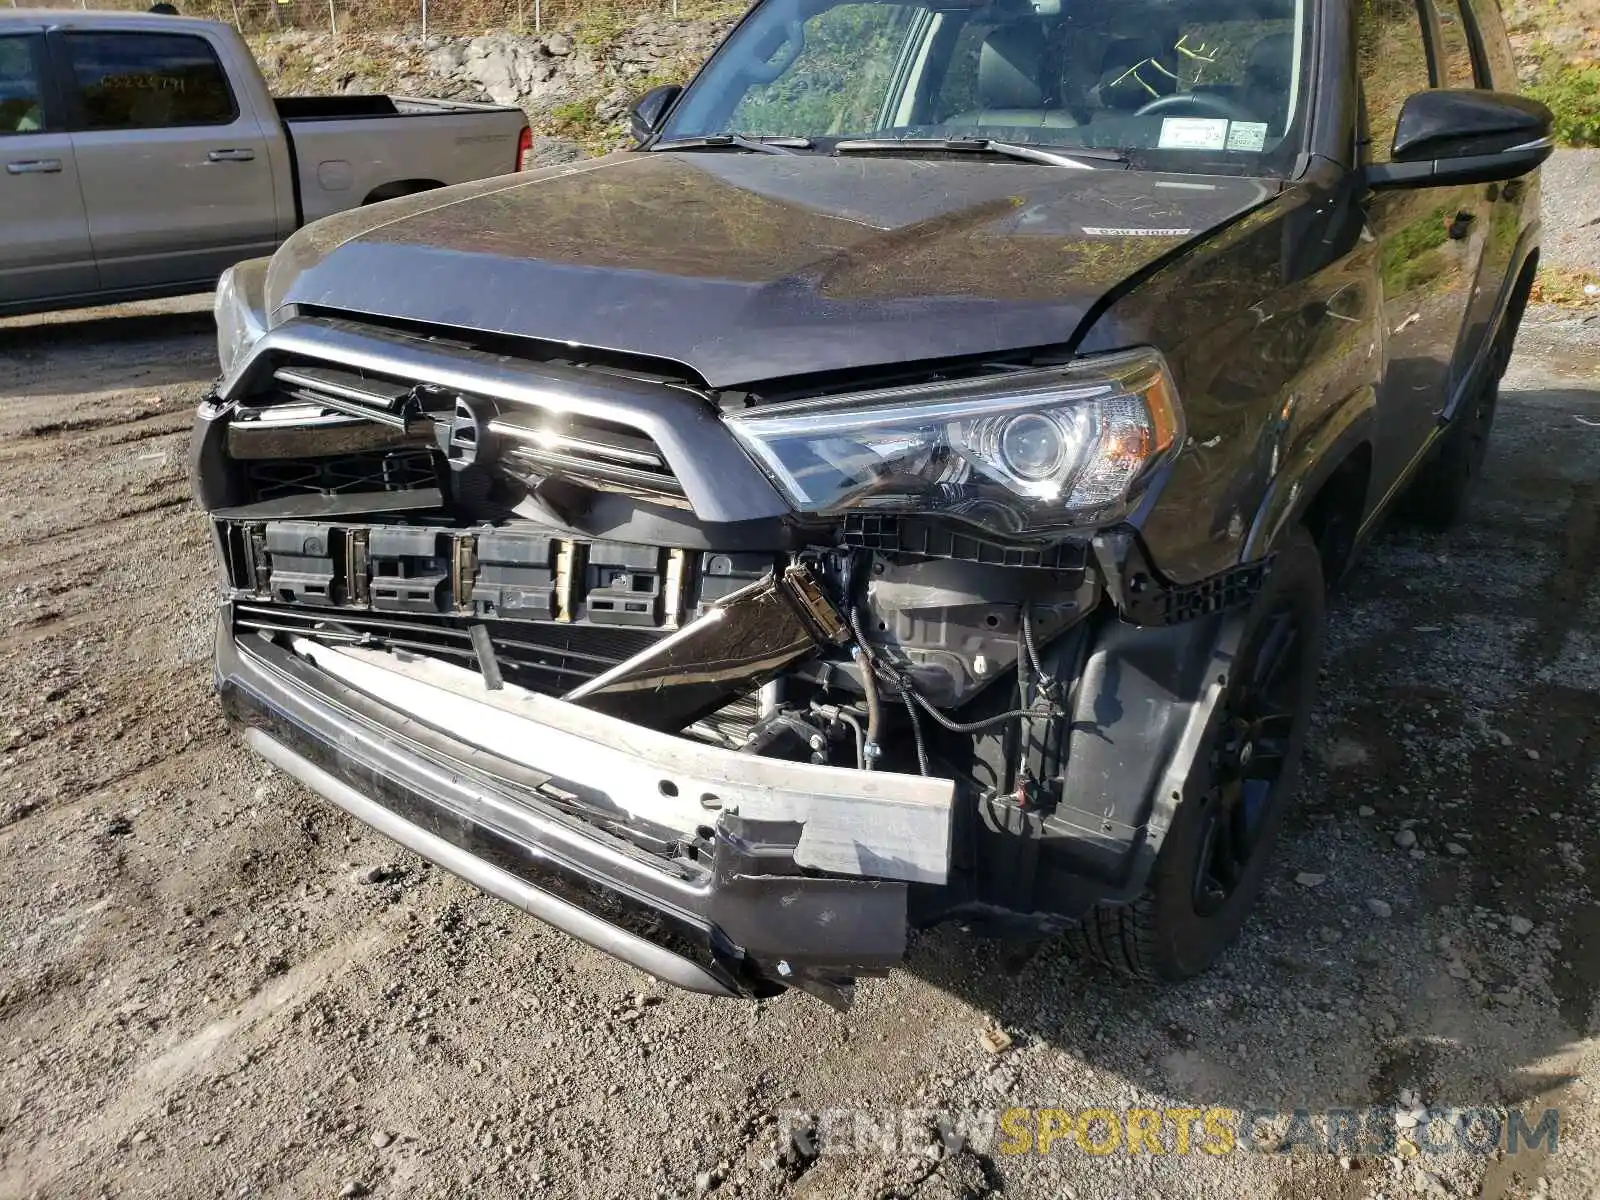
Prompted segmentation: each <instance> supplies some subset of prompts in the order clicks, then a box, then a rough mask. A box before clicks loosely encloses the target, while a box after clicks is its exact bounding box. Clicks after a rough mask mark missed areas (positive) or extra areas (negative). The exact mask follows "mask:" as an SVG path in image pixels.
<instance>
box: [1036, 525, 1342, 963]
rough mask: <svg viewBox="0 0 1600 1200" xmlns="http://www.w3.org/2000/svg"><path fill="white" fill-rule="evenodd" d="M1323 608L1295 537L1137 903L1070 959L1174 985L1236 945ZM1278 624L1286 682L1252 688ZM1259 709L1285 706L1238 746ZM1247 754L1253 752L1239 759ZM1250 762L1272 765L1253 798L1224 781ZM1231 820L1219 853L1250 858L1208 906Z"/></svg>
mask: <svg viewBox="0 0 1600 1200" xmlns="http://www.w3.org/2000/svg"><path fill="white" fill-rule="evenodd" d="M1325 602H1326V601H1325V589H1324V585H1323V578H1322V557H1321V554H1320V553H1319V552H1318V549H1317V544H1316V542H1315V540H1313V538H1312V537H1311V535H1310V533H1309V532H1307V531H1306V530H1305V529H1304V528H1303V527H1298V526H1297V527H1296V528H1295V530H1294V531H1293V533H1291V534H1290V535H1289V537H1288V538H1287V541H1286V543H1285V544H1284V545H1283V546H1282V547H1281V548H1280V550H1279V552H1278V558H1277V561H1276V562H1275V564H1274V566H1273V570H1272V572H1271V573H1270V574H1269V575H1268V576H1267V583H1266V586H1265V587H1264V588H1263V589H1262V591H1261V594H1260V595H1259V596H1257V597H1256V599H1255V601H1254V602H1253V603H1252V605H1251V607H1250V610H1249V612H1248V613H1247V614H1246V615H1245V618H1244V620H1245V624H1244V630H1243V634H1242V637H1241V640H1240V643H1239V645H1240V654H1239V656H1238V658H1237V659H1236V666H1235V669H1234V671H1233V672H1232V673H1231V675H1230V679H1229V682H1228V686H1227V687H1226V688H1225V689H1224V691H1223V694H1222V696H1221V698H1220V699H1219V701H1218V704H1217V711H1216V713H1215V714H1213V717H1212V724H1211V728H1210V729H1209V730H1208V731H1207V736H1206V738H1205V740H1204V742H1203V749H1202V750H1201V752H1200V753H1199V754H1198V755H1197V756H1196V759H1195V761H1194V763H1192V764H1191V767H1190V772H1189V777H1188V780H1187V782H1186V784H1185V787H1184V792H1183V800H1182V801H1181V802H1180V803H1179V805H1178V809H1177V812H1176V814H1175V815H1174V817H1173V821H1172V825H1171V827H1170V828H1169V829H1168V830H1167V833H1166V836H1165V837H1164V838H1163V839H1162V843H1161V851H1160V854H1159V855H1158V857H1157V859H1156V863H1155V866H1154V868H1153V869H1152V870H1151V873H1150V879H1149V881H1148V883H1147V884H1146V887H1145V891H1144V894H1143V895H1142V896H1140V898H1139V899H1138V900H1136V901H1134V902H1133V903H1132V904H1125V905H1111V904H1102V905H1099V906H1098V907H1096V908H1095V909H1093V910H1092V911H1090V912H1089V913H1088V915H1087V916H1085V917H1084V918H1083V919H1082V920H1080V921H1079V922H1078V923H1077V924H1076V925H1075V926H1073V927H1071V928H1069V929H1068V930H1067V934H1066V944H1067V950H1068V952H1069V953H1071V954H1072V955H1074V956H1075V957H1078V958H1083V959H1087V960H1090V961H1094V962H1099V963H1101V964H1103V965H1105V966H1108V967H1110V968H1112V969H1113V970H1115V971H1118V972H1119V973H1121V974H1124V975H1128V976H1132V977H1134V978H1137V979H1145V980H1150V981H1154V982H1176V981H1178V980H1182V979H1188V978H1190V977H1191V976H1194V975H1198V974H1200V973H1201V972H1202V971H1205V970H1206V969H1207V968H1209V967H1210V966H1211V965H1212V964H1213V963H1215V962H1216V961H1217V959H1218V958H1219V957H1221V955H1222V953H1223V951H1225V950H1226V949H1227V948H1228V946H1229V945H1231V944H1232V943H1233V941H1234V940H1235V939H1236V938H1237V937H1238V936H1239V931H1240V930H1241V929H1242V928H1243V927H1244V922H1245V918H1246V917H1247V916H1248V915H1249V912H1250V909H1251V907H1252V905H1253V904H1254V903H1255V898H1256V895H1257V893H1258V892H1259V891H1260V889H1261V880H1262V877H1263V874H1264V872H1265V870H1266V866H1267V863H1268V861H1269V860H1270V859H1271V855H1272V848H1273V844H1274V843H1275V841H1276V839H1277V834H1278V829H1279V827H1280V826H1281V825H1282V823H1283V816H1284V813H1285V811H1286V810H1287V808H1288V806H1289V803H1290V801H1291V800H1292V798H1293V795H1294V791H1295V786H1296V781H1297V777H1298V774H1299V765H1300V757H1301V754H1302V752H1303V751H1304V748H1305V739H1306V730H1307V726H1308V723H1309V717H1310V712H1311V705H1312V702H1313V700H1314V699H1315V696H1316V685H1317V668H1318V665H1319V664H1320V662H1321V659H1322V637H1323V624H1324V617H1325ZM1285 618H1286V619H1287V620H1288V621H1289V623H1290V625H1289V627H1290V628H1291V629H1292V630H1293V632H1294V633H1295V635H1296V642H1294V643H1291V646H1292V647H1297V649H1290V650H1289V651H1288V653H1289V654H1290V655H1291V657H1292V659H1293V664H1292V668H1293V669H1292V677H1290V678H1288V679H1286V680H1283V681H1280V685H1279V686H1277V687H1274V686H1266V687H1261V688H1258V689H1253V688H1252V687H1251V681H1252V677H1253V676H1254V675H1255V673H1256V670H1257V668H1263V667H1264V666H1265V665H1266V664H1267V662H1268V661H1269V659H1270V658H1271V657H1272V656H1271V655H1270V653H1269V647H1271V646H1273V645H1277V644H1279V643H1278V641H1277V639H1278V638H1279V637H1280V636H1281V630H1282V628H1283V625H1282V622H1283V620H1284V619H1285ZM1261 700H1266V701H1269V702H1270V704H1271V705H1278V706H1286V707H1282V708H1281V710H1280V709H1279V708H1273V709H1272V718H1273V719H1272V726H1273V731H1269V730H1268V728H1267V726H1266V723H1265V722H1266V718H1265V717H1263V718H1262V721H1261V722H1259V723H1256V726H1255V728H1254V729H1253V730H1252V731H1251V732H1250V733H1249V734H1247V735H1241V733H1240V732H1239V731H1240V729H1241V728H1242V727H1241V724H1240V722H1241V721H1243V720H1245V719H1246V717H1247V715H1248V714H1249V713H1251V712H1252V711H1253V709H1252V705H1253V704H1254V703H1257V702H1259V701H1261ZM1255 745H1259V746H1261V747H1264V749H1261V750H1255V751H1252V750H1250V749H1246V748H1247V747H1252V746H1255ZM1252 762H1254V763H1255V764H1257V765H1256V767H1255V768H1253V769H1254V770H1255V771H1256V772H1258V773H1260V772H1262V771H1263V770H1264V769H1265V768H1269V767H1273V764H1275V768H1274V769H1275V777H1274V778H1273V780H1272V781H1271V783H1270V785H1269V786H1268V788H1267V790H1266V791H1265V792H1264V793H1263V792H1262V791H1261V790H1260V789H1259V787H1256V786H1254V785H1256V784H1257V783H1259V781H1258V780H1253V779H1247V780H1244V781H1243V782H1242V783H1237V784H1236V783H1235V782H1230V781H1231V779H1232V775H1233V773H1234V772H1241V773H1249V772H1250V771H1251V770H1252V768H1251V767H1250V765H1249V764H1251V763H1252ZM1235 786H1237V789H1238V790H1234V788H1235ZM1241 806H1242V807H1241ZM1241 813H1243V814H1244V819H1245V820H1246V822H1248V833H1247V836H1246V837H1245V838H1243V839H1240V840H1234V841H1229V842H1226V843H1222V845H1225V846H1228V847H1233V848H1237V847H1238V846H1240V845H1242V844H1244V842H1245V841H1247V842H1248V847H1249V848H1248V850H1247V851H1245V857H1244V860H1243V862H1242V863H1236V864H1235V870H1234V873H1233V877H1232V878H1231V880H1229V881H1227V884H1226V890H1225V891H1224V892H1223V893H1222V894H1221V895H1220V896H1219V895H1218V893H1217V891H1216V889H1215V888H1214V887H1211V886H1210V885H1211V884H1217V883H1219V878H1218V876H1220V872H1218V871H1216V870H1214V869H1213V867H1212V865H1211V864H1212V863H1214V862H1215V861H1216V854H1217V852H1218V850H1219V843H1218V842H1217V840H1216V839H1218V838H1219V837H1228V836H1230V835H1237V834H1239V833H1240V826H1239V824H1238V822H1239V820H1240V815H1241ZM1250 814H1254V815H1253V816H1252V815H1250ZM1202 868H1204V870H1202Z"/></svg>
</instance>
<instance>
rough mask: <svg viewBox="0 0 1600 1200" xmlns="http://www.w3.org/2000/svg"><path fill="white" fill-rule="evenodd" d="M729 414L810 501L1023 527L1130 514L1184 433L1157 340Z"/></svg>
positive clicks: (752, 446)
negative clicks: (1001, 370) (1153, 344)
mask: <svg viewBox="0 0 1600 1200" xmlns="http://www.w3.org/2000/svg"><path fill="white" fill-rule="evenodd" d="M727 420H728V425H729V427H730V428H731V429H732V430H733V432H734V434H735V435H736V436H737V437H738V438H739V440H740V441H741V442H742V443H743V444H744V446H745V448H746V449H747V450H749V452H750V453H751V455H752V456H753V457H754V458H755V459H756V461H757V462H759V463H760V464H761V465H762V466H763V467H764V468H765V469H766V471H767V473H768V474H769V475H770V476H771V477H772V479H773V481H774V482H775V483H776V484H777V485H778V486H779V488H780V489H782V491H783V492H784V494H785V495H786V496H787V497H788V498H789V501H790V503H792V504H793V505H794V506H795V508H796V509H798V510H799V511H801V512H807V513H818V514H830V513H839V512H844V511H852V510H853V511H871V512H876V513H895V512H903V513H907V514H912V513H936V514H939V515H943V516H947V517H953V518H957V519H960V520H965V521H968V522H970V523H972V524H974V525H979V526H982V527H983V528H985V529H988V530H990V531H992V532H995V533H1001V534H1012V535H1023V536H1026V535H1034V534H1042V533H1048V532H1051V531H1055V530H1061V529H1066V528H1070V527H1073V526H1082V525H1086V524H1092V523H1096V522H1101V521H1105V520H1109V519H1114V518H1116V517H1117V516H1120V515H1122V514H1123V513H1125V512H1126V511H1127V509H1128V508H1129V507H1130V506H1131V504H1132V501H1133V499H1134V498H1135V497H1136V495H1137V494H1138V491H1139V489H1140V488H1141V486H1142V485H1143V484H1144V483H1145V482H1147V481H1148V480H1149V478H1150V476H1151V473H1152V472H1153V471H1154V470H1155V468H1156V467H1157V466H1158V465H1160V464H1161V463H1162V462H1163V461H1165V460H1166V459H1167V458H1169V457H1170V456H1171V455H1172V454H1173V453H1175V452H1176V450H1177V449H1178V447H1180V446H1181V445H1182V442H1183V417H1182V413H1181V411H1180V409H1179V406H1178V400H1177V393H1176V391H1175V390H1174V388H1173V385H1172V378H1171V376H1170V375H1169V374H1168V372H1167V366H1166V362H1165V361H1164V360H1163V359H1162V357H1161V355H1160V354H1159V353H1157V352H1156V351H1154V350H1148V349H1144V350H1131V351H1125V352H1121V353H1118V354H1109V355H1100V356H1097V357H1093V358H1085V359H1080V360H1078V361H1076V362H1073V363H1069V364H1067V365H1065V366H1061V367H1048V368H1042V369H1034V368H1028V369H1024V370H1018V371H1013V372H1010V373H1005V374H996V375H985V376H981V377H979V378H975V379H964V380H959V381H955V382H948V383H929V384H919V385H917V386H914V387H903V388H889V389H883V390H880V391H872V392H857V393H854V394H851V395H844V396H827V397H823V398H820V399H814V400H801V401H795V402H791V403H787V404H777V405H772V406H770V407H767V408H763V409H760V410H759V411H756V412H753V413H751V414H749V415H738V416H732V417H729V418H728V419H727Z"/></svg>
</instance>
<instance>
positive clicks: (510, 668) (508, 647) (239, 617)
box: [234, 603, 662, 695]
mask: <svg viewBox="0 0 1600 1200" xmlns="http://www.w3.org/2000/svg"><path fill="white" fill-rule="evenodd" d="M473 625H483V626H484V627H485V628H486V629H487V630H488V633H489V642H490V644H491V645H492V646H493V647H494V652H495V659H496V661H497V662H498V664H499V667H500V673H501V675H502V676H504V677H505V679H506V680H507V681H509V682H511V683H514V684H517V685H518V686H520V687H525V688H527V689H529V690H530V691H536V692H542V693H544V694H546V695H561V694H562V693H565V692H567V691H570V690H571V689H573V688H575V687H577V686H578V685H579V684H581V683H584V682H587V681H588V680H590V679H593V678H594V677H595V676H597V675H600V674H602V673H604V672H606V671H609V670H610V669H611V668H612V667H615V666H616V665H617V664H619V663H621V662H623V661H625V660H626V659H629V658H632V657H633V656H634V655H636V654H638V653H640V652H641V651H643V650H645V649H647V648H648V647H649V646H650V645H651V644H652V643H653V642H654V641H655V640H656V639H657V638H658V637H660V636H662V635H661V634H659V633H657V632H656V631H654V630H640V629H613V628H605V627H601V626H593V625H562V624H549V625H541V624H535V623H532V622H524V621H497V620H489V621H484V620H481V619H478V618H471V617H450V616H431V617H411V616H406V615H404V614H399V613H369V612H352V611H342V610H341V611H338V612H330V611H329V610H328V609H326V608H320V607H316V606H312V605H295V604H254V603H240V604H237V605H235V607H234V631H235V633H237V634H240V635H243V634H249V633H259V634H270V635H298V636H301V637H314V638H316V640H317V641H319V642H323V643H326V644H329V645H351V646H374V647H379V648H383V649H396V650H411V651H414V652H416V653H421V654H429V655H434V656H437V657H440V658H444V659H447V660H450V661H452V662H455V663H457V664H458V665H460V666H463V667H468V668H471V669H473V670H477V669H478V655H477V651H476V650H475V649H474V648H473V645H472V633H471V627H472V626H473Z"/></svg>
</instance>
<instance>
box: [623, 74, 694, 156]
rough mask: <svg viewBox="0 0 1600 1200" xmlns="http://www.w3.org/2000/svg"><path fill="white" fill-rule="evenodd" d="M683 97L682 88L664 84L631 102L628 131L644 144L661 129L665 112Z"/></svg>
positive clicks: (679, 85) (677, 85)
mask: <svg viewBox="0 0 1600 1200" xmlns="http://www.w3.org/2000/svg"><path fill="white" fill-rule="evenodd" d="M681 95H683V86H682V85H681V84H677V83H666V84H662V85H661V86H660V87H653V88H651V89H650V90H649V91H648V92H646V93H645V94H644V95H642V96H640V97H639V98H638V99H637V100H635V101H634V102H633V107H632V108H630V109H629V110H628V129H629V130H630V131H631V132H632V133H633V136H634V138H635V139H636V140H637V141H640V142H644V141H647V140H648V139H650V138H652V137H654V136H655V134H656V131H657V130H658V129H660V128H661V122H662V119H663V118H665V117H666V115H667V110H668V109H670V108H671V107H672V106H673V104H674V103H675V102H676V101H677V99H678V97H679V96H681Z"/></svg>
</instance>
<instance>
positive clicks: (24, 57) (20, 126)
mask: <svg viewBox="0 0 1600 1200" xmlns="http://www.w3.org/2000/svg"><path fill="white" fill-rule="evenodd" d="M42 66H43V64H42V63H41V61H40V55H39V39H38V38H35V37H29V36H26V35H23V36H11V37H0V136H4V135H6V134H13V133H38V132H40V131H41V130H43V129H44V128H45V102H44V71H43V69H42Z"/></svg>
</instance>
